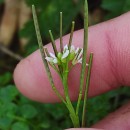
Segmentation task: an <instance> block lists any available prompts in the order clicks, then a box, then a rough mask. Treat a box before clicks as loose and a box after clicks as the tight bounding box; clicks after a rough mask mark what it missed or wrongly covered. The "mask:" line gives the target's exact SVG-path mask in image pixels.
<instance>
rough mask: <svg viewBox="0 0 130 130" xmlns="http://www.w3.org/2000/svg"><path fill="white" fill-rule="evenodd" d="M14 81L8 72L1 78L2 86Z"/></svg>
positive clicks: (0, 83)
mask: <svg viewBox="0 0 130 130" xmlns="http://www.w3.org/2000/svg"><path fill="white" fill-rule="evenodd" d="M11 79H12V74H11V73H9V72H6V73H5V74H3V75H1V76H0V86H4V85H7V84H8V83H9V82H10V81H11Z"/></svg>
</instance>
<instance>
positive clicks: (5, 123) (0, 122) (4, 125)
mask: <svg viewBox="0 0 130 130" xmlns="http://www.w3.org/2000/svg"><path fill="white" fill-rule="evenodd" d="M11 122H12V120H10V119H8V118H6V117H4V118H0V129H2V130H3V129H8V128H9V127H10V125H11Z"/></svg>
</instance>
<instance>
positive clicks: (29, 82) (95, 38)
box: [14, 13, 130, 130]
mask: <svg viewBox="0 0 130 130" xmlns="http://www.w3.org/2000/svg"><path fill="white" fill-rule="evenodd" d="M68 40H69V35H67V36H64V38H63V41H64V43H68ZM56 43H57V46H59V40H56ZM82 43H83V30H79V31H76V32H75V33H74V38H73V44H74V45H75V46H79V47H82ZM46 47H47V48H48V50H49V51H50V52H52V48H51V45H47V46H46ZM90 52H93V53H94V60H93V67H92V74H91V81H90V90H89V97H93V96H96V95H99V94H102V93H105V92H108V91H110V90H113V89H116V88H118V87H120V86H122V85H124V86H130V13H127V14H124V15H122V16H120V17H118V18H115V19H113V20H110V21H107V22H104V23H101V24H98V25H95V26H92V27H90V28H89V50H88V55H89V53H90ZM80 68H81V65H76V66H75V67H74V68H73V70H72V71H71V73H70V75H69V92H70V97H71V99H72V100H76V99H77V95H78V87H79V76H80ZM51 71H52V74H53V77H54V81H55V85H56V86H57V88H58V90H59V91H60V93H61V94H63V89H62V85H61V82H60V79H59V77H58V75H57V74H56V73H55V72H54V70H51ZM14 81H15V84H16V86H17V88H18V89H19V91H20V92H21V93H22V94H23V95H25V96H26V97H28V98H30V99H32V100H35V101H39V102H43V103H48V102H49V103H55V102H59V101H60V100H59V99H58V98H57V96H56V95H55V93H54V92H53V91H52V89H51V86H50V84H49V81H48V78H47V75H46V72H45V69H44V66H43V63H42V60H41V55H40V53H39V51H36V52H34V53H33V54H31V55H30V56H28V57H27V58H25V59H24V60H22V61H21V62H20V63H19V64H18V65H17V67H16V69H15V71H14ZM129 122H130V103H128V104H127V105H125V106H123V107H122V108H120V109H119V110H117V111H116V112H113V113H111V114H110V115H108V116H107V117H106V118H105V119H103V120H102V121H100V122H99V123H97V124H95V125H94V126H92V128H91V129H90V128H83V129H82V130H103V129H104V130H115V129H118V130H129V129H130V123H129ZM70 130H80V129H70Z"/></svg>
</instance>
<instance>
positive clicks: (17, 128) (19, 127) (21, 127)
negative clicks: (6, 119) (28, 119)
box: [11, 122, 30, 130]
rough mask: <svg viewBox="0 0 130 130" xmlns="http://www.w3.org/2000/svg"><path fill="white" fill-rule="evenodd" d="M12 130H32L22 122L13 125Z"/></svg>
mask: <svg viewBox="0 0 130 130" xmlns="http://www.w3.org/2000/svg"><path fill="white" fill-rule="evenodd" d="M11 130H30V129H29V126H28V125H27V124H25V123H22V122H16V123H14V124H13V125H12V129H11Z"/></svg>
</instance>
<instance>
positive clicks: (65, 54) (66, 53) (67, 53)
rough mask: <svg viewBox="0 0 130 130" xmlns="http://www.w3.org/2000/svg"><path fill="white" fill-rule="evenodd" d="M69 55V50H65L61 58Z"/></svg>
mask: <svg viewBox="0 0 130 130" xmlns="http://www.w3.org/2000/svg"><path fill="white" fill-rule="evenodd" d="M68 55H69V50H66V51H65V53H64V54H63V56H62V59H64V58H66V57H67V56H68Z"/></svg>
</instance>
